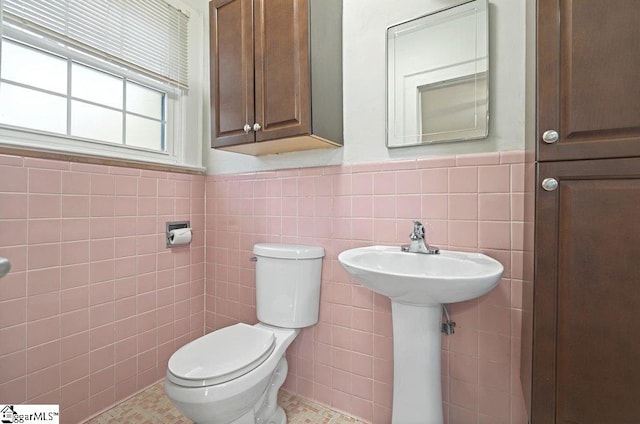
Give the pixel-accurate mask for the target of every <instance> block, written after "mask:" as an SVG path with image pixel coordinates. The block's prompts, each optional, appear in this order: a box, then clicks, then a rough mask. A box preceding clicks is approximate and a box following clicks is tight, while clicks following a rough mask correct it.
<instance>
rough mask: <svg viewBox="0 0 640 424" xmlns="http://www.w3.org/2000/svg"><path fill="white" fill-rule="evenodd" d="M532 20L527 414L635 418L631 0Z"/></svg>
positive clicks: (636, 108) (637, 55)
mask: <svg viewBox="0 0 640 424" xmlns="http://www.w3.org/2000/svg"><path fill="white" fill-rule="evenodd" d="M537 25H538V31H537V33H538V36H537V67H538V71H537V79H538V105H537V134H536V136H537V139H538V149H537V155H538V156H537V157H538V164H537V172H538V174H537V189H536V218H535V237H536V247H535V281H534V289H533V291H534V293H533V339H532V343H533V351H532V353H533V360H532V385H531V414H530V421H531V423H532V424H605V423H607V424H608V423H610V424H633V423H640V402H638V399H640V384H639V382H640V341H639V340H640V339H639V338H638V337H639V335H640V315H638V314H639V313H640V83H639V82H638V75H640V73H639V71H640V50H639V49H638V47H637V46H638V45H640V2H637V1H634V0H613V1H575V0H574V1H571V0H538V19H537ZM525 331H526V330H525ZM523 340H524V337H523ZM523 381H526V379H525V378H523ZM525 392H526V389H525Z"/></svg>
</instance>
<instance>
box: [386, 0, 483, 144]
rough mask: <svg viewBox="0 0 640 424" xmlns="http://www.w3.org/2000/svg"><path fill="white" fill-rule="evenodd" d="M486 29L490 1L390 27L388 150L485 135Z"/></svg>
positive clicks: (459, 6)
mask: <svg viewBox="0 0 640 424" xmlns="http://www.w3.org/2000/svg"><path fill="white" fill-rule="evenodd" d="M488 29H489V11H488V6H487V0H475V1H471V2H468V3H464V4H461V5H458V6H455V7H451V8H448V9H445V10H441V11H438V12H436V13H432V14H429V15H426V16H422V17H420V18H417V19H413V20H411V21H408V22H404V23H401V24H398V25H394V26H391V27H389V28H388V29H387V147H389V148H393V147H405V146H415V145H419V144H430V143H444V142H451V141H460V140H472V139H479V138H485V137H487V135H488V134H489V34H488V33H489V31H488Z"/></svg>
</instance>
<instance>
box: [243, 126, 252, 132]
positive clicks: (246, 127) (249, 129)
mask: <svg viewBox="0 0 640 424" xmlns="http://www.w3.org/2000/svg"><path fill="white" fill-rule="evenodd" d="M242 129H243V130H244V132H245V134H249V131H251V125H249V124H244V127H242Z"/></svg>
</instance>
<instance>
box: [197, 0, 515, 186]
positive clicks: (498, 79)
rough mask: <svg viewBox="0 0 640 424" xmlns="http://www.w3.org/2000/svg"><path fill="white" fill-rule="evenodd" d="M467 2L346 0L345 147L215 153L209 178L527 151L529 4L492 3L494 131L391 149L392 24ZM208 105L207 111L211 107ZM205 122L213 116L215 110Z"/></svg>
mask: <svg viewBox="0 0 640 424" xmlns="http://www.w3.org/2000/svg"><path fill="white" fill-rule="evenodd" d="M460 3H462V1H460V0H367V1H362V0H344V12H343V13H344V28H343V58H344V62H343V63H344V69H343V75H344V134H345V142H344V147H343V148H340V149H334V150H329V151H326V150H322V151H310V152H299V153H286V154H280V155H270V156H262V157H252V156H246V155H241V154H238V153H230V152H223V151H218V150H213V149H209V147H208V146H209V141H208V140H209V137H208V135H209V132H208V130H207V131H205V136H204V144H205V145H204V150H205V155H204V157H205V165H206V167H207V173H209V174H217V173H237V172H252V171H261V170H273V169H283V168H294V167H308V166H322V165H332V164H341V163H344V164H353V163H361V162H378V161H385V160H399V159H410V158H417V157H430V156H442V155H451V154H464V153H480V152H494V151H506V150H522V149H524V147H525V146H524V140H525V71H526V69H525V25H526V21H525V18H526V15H525V0H490V1H489V20H490V23H489V26H490V35H489V40H490V47H489V49H490V53H489V54H490V56H491V59H490V72H491V79H490V96H491V99H490V102H491V109H490V128H489V137H488V138H487V139H484V140H476V141H467V142H457V143H450V144H439V145H431V146H417V147H405V148H400V149H387V147H386V146H385V121H386V116H385V115H386V110H385V101H386V100H385V86H386V83H385V69H386V61H385V46H386V29H387V27H388V26H391V25H394V24H397V23H399V22H403V21H406V20H409V19H413V18H415V17H418V16H421V15H424V14H427V13H431V12H434V11H437V10H440V9H443V8H445V7H450V6H454V5H456V4H460ZM206 107H208V106H205V108H206ZM205 116H209V113H208V111H207V112H205Z"/></svg>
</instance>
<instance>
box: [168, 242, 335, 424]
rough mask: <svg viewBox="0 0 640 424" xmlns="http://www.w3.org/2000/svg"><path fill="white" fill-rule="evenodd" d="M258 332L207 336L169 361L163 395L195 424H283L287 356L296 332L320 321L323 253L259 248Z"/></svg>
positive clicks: (232, 330) (230, 330)
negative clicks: (282, 389) (281, 404)
mask: <svg viewBox="0 0 640 424" xmlns="http://www.w3.org/2000/svg"><path fill="white" fill-rule="evenodd" d="M254 254H255V255H256V258H257V261H256V311H257V315H258V319H259V320H260V322H259V323H258V324H256V325H253V326H251V325H248V324H243V323H238V324H235V325H232V326H229V327H225V328H222V329H219V330H216V331H214V332H212V333H209V334H206V335H204V336H202V337H200V338H198V339H196V340H194V341H192V342H191V343H188V344H186V345H185V346H183V347H181V348H180V349H178V350H177V351H176V352H175V353H174V354H173V355H172V356H171V358H170V359H169V364H168V370H167V378H166V379H165V383H164V388H165V391H166V393H167V396H168V397H169V399H171V401H172V402H173V403H174V404H175V405H176V407H177V408H178V409H179V410H180V411H181V412H182V413H183V414H184V415H185V416H186V417H187V418H189V419H191V420H193V421H194V422H196V423H198V424H231V423H233V424H254V423H260V424H263V423H265V424H285V423H286V422H287V421H286V416H285V414H284V411H283V410H282V408H281V407H279V406H278V405H277V396H278V390H279V388H280V387H281V386H282V383H283V382H284V380H285V378H286V376H287V370H288V365H287V360H286V359H285V352H286V349H287V347H289V345H290V344H291V343H292V342H293V340H294V339H295V338H296V336H297V335H298V334H299V332H300V328H303V327H308V326H311V325H314V324H315V323H316V322H317V321H318V310H319V302H320V275H321V270H322V257H323V256H324V249H322V248H321V247H314V246H302V245H281V244H266V243H264V244H257V245H255V246H254Z"/></svg>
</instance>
